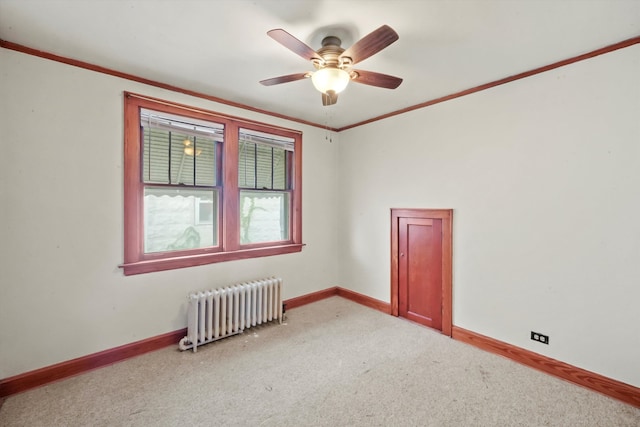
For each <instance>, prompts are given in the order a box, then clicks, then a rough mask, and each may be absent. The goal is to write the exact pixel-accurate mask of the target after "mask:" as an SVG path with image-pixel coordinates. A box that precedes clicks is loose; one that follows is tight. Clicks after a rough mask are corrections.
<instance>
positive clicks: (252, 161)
mask: <svg viewBox="0 0 640 427" xmlns="http://www.w3.org/2000/svg"><path fill="white" fill-rule="evenodd" d="M238 146H239V152H238V186H239V187H240V188H253V189H256V190H289V189H290V188H288V187H287V183H289V182H291V181H290V179H288V177H287V159H288V155H287V153H289V152H293V143H292V140H291V138H284V137H279V136H276V135H270V134H267V133H264V132H256V131H251V130H247V129H240V140H239V145H238Z"/></svg>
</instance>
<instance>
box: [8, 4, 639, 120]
mask: <svg viewBox="0 0 640 427" xmlns="http://www.w3.org/2000/svg"><path fill="white" fill-rule="evenodd" d="M383 24H387V25H389V26H391V27H392V28H393V29H395V30H396V32H397V33H398V34H399V36H400V39H399V40H398V41H397V42H395V43H394V44H392V45H391V46H389V47H387V48H386V49H384V50H383V51H381V52H380V53H378V54H377V55H375V56H372V57H371V58H368V59H366V60H365V61H363V62H361V63H359V64H358V66H357V68H359V69H363V70H368V71H376V72H379V73H384V74H391V75H394V76H398V77H402V78H403V79H404V81H403V83H402V84H401V85H400V87H399V88H398V89H395V90H389V89H381V88H377V87H372V86H366V85H361V84H354V83H351V84H350V85H349V87H348V88H347V89H346V90H345V91H344V92H343V93H342V94H340V99H339V101H338V103H337V104H336V105H334V106H330V107H323V106H322V104H321V97H320V93H318V92H317V91H315V89H314V88H313V86H312V84H311V82H310V81H309V80H306V79H305V80H301V81H297V82H292V83H286V84H281V85H277V86H271V87H265V86H262V85H260V84H259V83H258V82H259V81H260V80H263V79H266V78H270V77H276V76H280V75H286V74H293V73H299V72H305V71H312V70H313V67H312V66H311V64H310V63H307V62H305V60H304V59H302V58H300V57H299V56H297V55H296V54H294V53H293V52H291V51H289V50H287V49H286V48H284V47H283V46H282V45H280V44H278V43H277V42H276V41H274V40H273V39H271V38H270V37H268V36H267V34H266V32H267V31H268V30H271V29H273V28H283V29H285V30H286V31H288V32H289V33H291V34H292V35H294V36H295V37H297V38H299V39H300V40H302V41H304V42H305V43H307V44H308V45H309V46H311V47H312V48H313V49H318V48H319V47H320V40H321V38H322V37H321V36H322V35H328V34H329V33H330V32H328V31H326V29H327V28H331V27H339V28H342V29H346V30H347V32H346V33H344V34H346V37H343V47H348V46H350V45H351V44H353V43H354V42H355V41H357V40H358V39H360V38H361V37H363V36H365V35H367V34H368V33H370V32H371V31H373V30H375V29H376V28H378V27H380V26H381V25H383ZM341 34H342V33H341ZM638 35H640V0H396V1H381V0H200V1H197V0H182V1H178V0H173V1H171V0H155V1H153V0H84V1H82V0H0V39H2V40H5V41H8V42H12V43H17V44H21V45H25V46H27V47H30V48H35V49H39V50H43V51H46V52H49V53H53V54H57V55H61V56H64V57H69V58H72V59H77V60H81V61H85V62H88V63H91V64H95V65H100V66H103V67H107V68H111V69H115V70H117V71H120V72H125V73H130V74H134V75H136V76H139V77H144V78H147V79H151V80H154V81H158V82H162V83H166V84H170V85H174V86H178V87H181V88H185V89H189V90H193V91H197V92H200V93H203V94H206V95H210V96H214V97H218V98H222V99H225V100H228V101H232V102H235V103H241V104H245V105H250V106H252V107H254V108H259V109H263V110H267V111H270V112H274V113H278V114H282V115H286V116H289V117H293V118H297V119H301V120H305V121H310V122H313V123H316V124H319V125H322V126H329V127H333V128H341V127H344V126H347V125H350V124H354V123H358V122H361V121H364V120H367V119H370V118H374V117H377V116H380V115H384V114H386V113H390V112H393V111H397V110H400V109H403V108H406V107H410V106H412V105H416V104H420V103H423V102H426V101H429V100H432V99H435V98H438V97H441V96H444V95H449V94H452V93H455V92H458V91H461V90H464V89H468V88H471V87H475V86H478V85H481V84H484V83H488V82H491V81H494V80H498V79H500V78H503V77H507V76H511V75H514V74H518V73H520V72H524V71H528V70H531V69H533V68H537V67H540V66H544V65H547V64H550V63H553V62H556V61H559V60H563V59H567V58H570V57H573V56H576V55H579V54H583V53H587V52H590V51H592V50H595V49H598V48H601V47H604V46H607V45H610V44H613V43H616V42H620V41H622V40H626V39H629V38H632V37H636V36H638ZM0 66H1V64H0Z"/></svg>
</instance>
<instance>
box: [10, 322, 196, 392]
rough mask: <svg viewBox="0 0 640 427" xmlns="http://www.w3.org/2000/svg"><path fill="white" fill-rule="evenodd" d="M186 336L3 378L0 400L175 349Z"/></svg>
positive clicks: (141, 343) (140, 343) (142, 343)
mask: <svg viewBox="0 0 640 427" xmlns="http://www.w3.org/2000/svg"><path fill="white" fill-rule="evenodd" d="M186 334H187V330H186V329H180V330H177V331H173V332H168V333H166V334H162V335H158V336H155V337H151V338H147V339H145V340H141V341H136V342H133V343H130V344H125V345H122V346H120V347H115V348H112V349H109V350H104V351H101V352H98V353H93V354H89V355H87V356H83V357H79V358H77V359H72V360H68V361H66V362H61V363H57V364H55V365H51V366H46V367H44V368H40V369H36V370H35V371H29V372H25V373H23V374H19V375H16V376H13V377H9V378H5V379H3V380H0V398H2V397H5V396H9V395H11V394H15V393H20V392H23V391H26V390H29V389H32V388H35V387H39V386H41V385H45V384H48V383H51V382H54V381H58V380H61V379H64V378H68V377H71V376H74V375H78V374H82V373H84V372H87V371H91V370H93V369H96V368H101V367H103V366H106V365H110V364H112V363H115V362H120V361H122V360H125V359H129V358H132V357H135V356H140V355H141V354H145V353H149V352H150V351H155V350H159V349H161V348H164V347H167V346H170V345H176V343H177V342H178V341H179V340H180V339H181V338H182V337H184V336H186Z"/></svg>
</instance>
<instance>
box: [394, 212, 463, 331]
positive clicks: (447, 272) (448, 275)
mask: <svg viewBox="0 0 640 427" xmlns="http://www.w3.org/2000/svg"><path fill="white" fill-rule="evenodd" d="M400 218H424V219H439V220H442V333H443V334H444V335H448V336H451V327H452V321H453V320H452V314H453V301H452V298H453V288H452V286H453V283H452V280H453V264H452V261H453V256H452V255H453V251H452V244H453V230H452V223H453V209H405V208H392V209H391V314H392V315H393V316H396V317H398V316H399V315H400V312H399V308H398V300H399V298H400V297H399V293H400V275H399V269H400V260H399V254H398V240H399V237H400V235H399V223H400Z"/></svg>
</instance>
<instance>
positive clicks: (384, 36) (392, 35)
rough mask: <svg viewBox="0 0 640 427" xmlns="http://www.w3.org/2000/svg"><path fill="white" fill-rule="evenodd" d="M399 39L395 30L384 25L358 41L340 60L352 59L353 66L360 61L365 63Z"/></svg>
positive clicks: (343, 53)
mask: <svg viewBox="0 0 640 427" xmlns="http://www.w3.org/2000/svg"><path fill="white" fill-rule="evenodd" d="M399 38H400V37H399V36H398V33H396V32H395V31H394V30H393V28H391V27H389V26H388V25H383V26H382V27H380V28H378V29H377V30H375V31H373V32H372V33H369V34H368V35H366V36H364V37H363V38H361V39H360V40H358V41H357V42H356V43H355V44H354V45H353V46H351V47H350V48H349V49H347V50H345V51H344V52H342V54H341V55H340V58H344V57H349V58H351V63H352V64H357V63H358V62H360V61H364V60H365V59H367V58H368V57H370V56H371V55H374V54H376V53H378V52H380V51H381V50H382V49H384V48H385V47H387V46H389V45H390V44H391V43H393V42H395V41H396V40H398V39H399Z"/></svg>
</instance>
